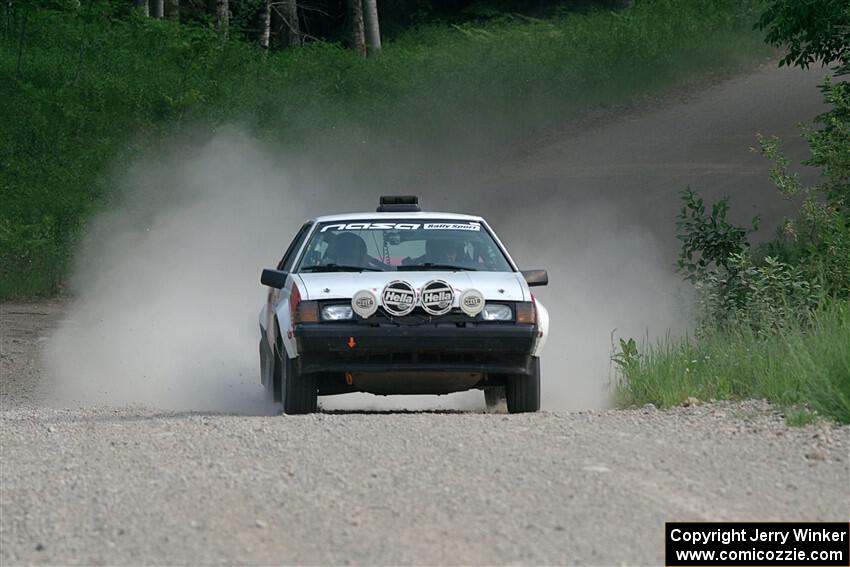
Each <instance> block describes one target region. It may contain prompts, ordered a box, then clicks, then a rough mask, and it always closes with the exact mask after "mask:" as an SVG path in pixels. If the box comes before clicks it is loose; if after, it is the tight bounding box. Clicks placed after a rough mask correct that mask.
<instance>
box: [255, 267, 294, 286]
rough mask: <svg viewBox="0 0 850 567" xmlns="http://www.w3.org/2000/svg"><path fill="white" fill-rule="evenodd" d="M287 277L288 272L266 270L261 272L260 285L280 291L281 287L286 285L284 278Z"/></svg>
mask: <svg viewBox="0 0 850 567" xmlns="http://www.w3.org/2000/svg"><path fill="white" fill-rule="evenodd" d="M288 275H289V273H288V272H281V271H280V270H269V269H266V270H263V275H262V276H260V283H261V284H263V285H267V286H269V287H273V288H276V289H281V288H282V287H283V286H285V285H286V277H287V276H288Z"/></svg>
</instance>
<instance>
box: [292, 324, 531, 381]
mask: <svg viewBox="0 0 850 567" xmlns="http://www.w3.org/2000/svg"><path fill="white" fill-rule="evenodd" d="M536 335H537V328H536V327H535V326H533V325H517V324H514V323H504V324H502V323H481V324H477V323H469V324H465V325H456V324H453V323H448V324H422V325H393V324H380V325H374V326H367V325H357V324H344V323H343V324H340V323H318V324H312V325H299V326H298V327H297V328H296V329H295V337H296V339H297V341H298V353H299V356H298V359H297V360H298V363H299V366H300V370H301V372H304V373H315V372H337V371H340V372H394V371H398V372H401V371H416V372H483V373H499V374H528V373H529V372H530V370H531V350H532V348H533V346H534V340H535V337H536Z"/></svg>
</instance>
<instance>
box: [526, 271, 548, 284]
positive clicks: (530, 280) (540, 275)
mask: <svg viewBox="0 0 850 567" xmlns="http://www.w3.org/2000/svg"><path fill="white" fill-rule="evenodd" d="M522 277H524V278H525V283H527V284H528V287H534V286H539V285H549V274H548V273H546V270H523V271H522Z"/></svg>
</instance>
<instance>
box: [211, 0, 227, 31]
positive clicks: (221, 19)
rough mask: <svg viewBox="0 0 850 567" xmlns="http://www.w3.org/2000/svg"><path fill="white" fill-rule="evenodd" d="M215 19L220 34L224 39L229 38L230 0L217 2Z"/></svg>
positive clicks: (218, 0)
mask: <svg viewBox="0 0 850 567" xmlns="http://www.w3.org/2000/svg"><path fill="white" fill-rule="evenodd" d="M215 19H216V27H217V28H218V33H219V34H221V36H222V37H223V38H227V32H228V29H229V28H230V5H229V4H228V0H215Z"/></svg>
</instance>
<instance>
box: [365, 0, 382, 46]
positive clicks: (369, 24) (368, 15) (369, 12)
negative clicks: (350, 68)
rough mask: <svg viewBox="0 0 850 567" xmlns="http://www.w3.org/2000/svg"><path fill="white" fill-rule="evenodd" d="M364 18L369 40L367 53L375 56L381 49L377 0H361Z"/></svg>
mask: <svg viewBox="0 0 850 567" xmlns="http://www.w3.org/2000/svg"><path fill="white" fill-rule="evenodd" d="M363 7H364V10H363V11H364V17H365V19H366V35H367V39H368V41H369V55H371V56H373V57H374V56H375V55H377V54H378V53H379V52H380V51H381V28H380V26H379V25H378V0H363Z"/></svg>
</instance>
